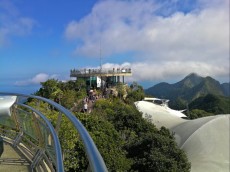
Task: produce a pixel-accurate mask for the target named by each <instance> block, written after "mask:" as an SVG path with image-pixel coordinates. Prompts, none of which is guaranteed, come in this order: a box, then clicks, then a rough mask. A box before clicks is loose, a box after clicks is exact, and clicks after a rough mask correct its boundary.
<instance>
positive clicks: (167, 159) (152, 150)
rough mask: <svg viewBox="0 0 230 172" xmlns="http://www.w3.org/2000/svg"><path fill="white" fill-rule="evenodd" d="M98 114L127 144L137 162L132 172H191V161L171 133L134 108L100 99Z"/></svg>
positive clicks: (96, 105) (97, 107) (119, 102)
mask: <svg viewBox="0 0 230 172" xmlns="http://www.w3.org/2000/svg"><path fill="white" fill-rule="evenodd" d="M97 114H100V115H101V116H103V117H104V118H106V119H107V120H108V121H110V122H111V123H112V124H113V125H114V127H115V129H116V130H117V131H118V132H119V133H120V135H121V137H122V139H123V140H124V141H125V145H124V148H125V149H126V151H127V152H128V155H127V156H128V158H131V159H132V160H133V164H132V168H131V171H132V170H134V171H189V169H190V164H189V162H188V159H187V157H186V155H185V153H184V152H183V151H182V150H180V149H179V148H178V147H177V145H176V143H175V140H174V137H173V136H172V135H171V134H170V132H169V130H167V129H166V128H161V130H158V129H156V127H155V126H154V125H153V124H151V123H150V122H148V121H146V120H145V119H143V118H142V114H141V113H140V112H139V111H137V109H136V108H135V107H134V106H132V105H128V104H124V103H123V102H122V101H120V100H118V99H116V100H113V101H112V100H110V101H108V100H100V101H97V102H96V104H95V111H94V115H97Z"/></svg>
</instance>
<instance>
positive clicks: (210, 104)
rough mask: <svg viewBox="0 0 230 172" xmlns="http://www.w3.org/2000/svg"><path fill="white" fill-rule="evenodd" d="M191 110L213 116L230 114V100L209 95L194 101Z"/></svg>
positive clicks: (190, 105)
mask: <svg viewBox="0 0 230 172" xmlns="http://www.w3.org/2000/svg"><path fill="white" fill-rule="evenodd" d="M189 109H190V110H193V109H200V110H204V111H206V112H208V113H212V114H230V98H229V97H224V96H218V95H213V94H208V95H206V96H203V97H199V98H197V99H195V100H194V101H192V102H191V103H190V104H189Z"/></svg>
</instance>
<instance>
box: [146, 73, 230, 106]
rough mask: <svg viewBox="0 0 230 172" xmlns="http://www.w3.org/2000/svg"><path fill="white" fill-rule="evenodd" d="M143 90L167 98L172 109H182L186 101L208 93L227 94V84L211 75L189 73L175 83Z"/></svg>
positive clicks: (188, 101)
mask: <svg viewBox="0 0 230 172" xmlns="http://www.w3.org/2000/svg"><path fill="white" fill-rule="evenodd" d="M145 92H146V93H147V94H150V95H152V96H155V97H158V98H164V99H169V100H170V102H169V106H170V107H171V108H173V109H184V107H186V104H187V103H191V102H192V101H193V100H195V99H197V98H199V97H203V96H206V95H208V94H214V95H218V96H229V84H228V83H226V84H222V85H221V84H220V83H219V82H218V81H216V80H215V79H213V78H211V77H205V78H203V77H201V76H198V75H196V74H190V75H188V76H186V77H185V78H184V79H183V80H181V81H179V82H177V83H175V84H168V83H159V84H157V85H155V86H153V87H151V88H149V89H147V90H146V91H145Z"/></svg>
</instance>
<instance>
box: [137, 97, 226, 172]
mask: <svg viewBox="0 0 230 172" xmlns="http://www.w3.org/2000/svg"><path fill="white" fill-rule="evenodd" d="M135 105H136V107H137V108H138V109H139V111H141V112H143V117H144V118H145V117H148V118H151V121H152V122H153V123H154V124H155V125H156V126H157V127H158V128H160V127H161V126H165V127H166V128H168V129H169V130H170V131H171V132H172V133H174V134H175V138H176V142H177V144H178V146H179V148H181V149H183V150H184V151H185V152H186V154H187V157H188V159H189V161H190V162H191V171H192V172H204V171H208V172H217V171H218V172H219V171H221V172H229V169H230V158H229V154H230V153H229V151H230V149H229V147H230V134H229V131H230V125H229V123H230V114H228V115H217V116H210V117H203V118H199V119H195V120H186V119H182V117H184V116H185V115H184V114H182V113H181V112H180V111H176V110H172V109H170V108H168V107H165V106H161V105H156V104H154V103H152V102H147V101H139V102H135ZM146 114H147V115H146Z"/></svg>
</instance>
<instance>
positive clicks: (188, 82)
mask: <svg viewBox="0 0 230 172" xmlns="http://www.w3.org/2000/svg"><path fill="white" fill-rule="evenodd" d="M203 79H204V78H203V77H201V76H199V75H198V74H196V73H191V74H189V75H187V76H186V77H185V78H184V79H182V80H181V81H180V82H178V83H177V86H180V87H188V88H192V87H194V86H196V85H198V84H200V83H201V82H202V80H203Z"/></svg>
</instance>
